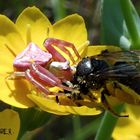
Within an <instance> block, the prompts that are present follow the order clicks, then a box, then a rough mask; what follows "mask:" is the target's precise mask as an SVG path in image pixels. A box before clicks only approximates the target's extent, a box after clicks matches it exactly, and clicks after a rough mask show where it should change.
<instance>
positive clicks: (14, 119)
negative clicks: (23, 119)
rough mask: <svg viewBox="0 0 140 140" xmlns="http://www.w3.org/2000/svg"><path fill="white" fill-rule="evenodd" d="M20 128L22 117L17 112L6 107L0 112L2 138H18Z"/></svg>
mask: <svg viewBox="0 0 140 140" xmlns="http://www.w3.org/2000/svg"><path fill="white" fill-rule="evenodd" d="M19 129H20V118H19V115H18V113H17V112H15V111H13V110H10V109H6V110H4V111H2V112H0V139H1V140H16V139H17V136H18V133H19Z"/></svg>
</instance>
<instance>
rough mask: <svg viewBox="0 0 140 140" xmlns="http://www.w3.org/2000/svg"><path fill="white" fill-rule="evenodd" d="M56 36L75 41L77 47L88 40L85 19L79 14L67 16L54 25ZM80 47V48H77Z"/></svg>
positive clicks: (54, 35)
mask: <svg viewBox="0 0 140 140" xmlns="http://www.w3.org/2000/svg"><path fill="white" fill-rule="evenodd" d="M53 29H54V34H53V37H54V38H58V39H62V40H65V41H68V42H71V43H73V44H74V45H75V46H76V48H77V47H78V46H81V45H82V44H83V43H85V42H86V41H87V30H86V27H85V23H84V20H83V18H82V17H81V16H79V15H78V14H73V15H70V16H67V17H66V18H64V19H62V20H60V21H58V22H56V23H55V24H54V25H53ZM77 49H78V48H77Z"/></svg>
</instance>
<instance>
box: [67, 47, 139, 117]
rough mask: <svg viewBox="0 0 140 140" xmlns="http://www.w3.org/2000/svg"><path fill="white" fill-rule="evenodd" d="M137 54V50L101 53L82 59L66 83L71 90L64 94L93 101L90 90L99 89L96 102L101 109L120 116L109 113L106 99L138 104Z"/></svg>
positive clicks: (110, 108) (94, 98)
mask: <svg viewBox="0 0 140 140" xmlns="http://www.w3.org/2000/svg"><path fill="white" fill-rule="evenodd" d="M139 54H140V51H118V52H109V51H108V50H105V51H103V52H102V53H101V54H100V55H96V56H90V57H86V58H83V59H82V60H81V61H80V62H79V63H78V65H77V67H76V72H75V74H74V75H73V79H72V80H71V81H70V82H71V83H72V85H73V87H74V91H73V92H68V91H65V94H66V95H68V97H69V98H71V99H73V100H82V99H83V97H82V96H83V95H87V96H89V98H90V99H92V100H93V101H95V100H96V97H94V95H93V94H92V93H91V91H94V90H99V89H102V90H101V93H100V99H101V103H102V104H103V106H104V107H105V108H106V109H108V110H109V111H111V112H112V113H113V114H114V115H116V116H122V115H119V114H117V113H116V112H115V111H113V109H112V107H111V105H110V104H109V103H108V101H107V96H113V97H115V98H117V99H119V100H120V101H123V102H125V103H129V104H140V96H139V95H140V55H139ZM75 91H79V92H78V93H77V92H75Z"/></svg>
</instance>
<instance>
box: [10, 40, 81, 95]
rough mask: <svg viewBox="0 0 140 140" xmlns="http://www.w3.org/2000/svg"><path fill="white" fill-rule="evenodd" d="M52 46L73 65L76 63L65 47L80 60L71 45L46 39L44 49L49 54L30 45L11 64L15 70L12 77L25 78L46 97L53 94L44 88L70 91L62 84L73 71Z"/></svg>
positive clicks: (68, 78)
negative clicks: (67, 57) (66, 56)
mask: <svg viewBox="0 0 140 140" xmlns="http://www.w3.org/2000/svg"><path fill="white" fill-rule="evenodd" d="M54 46H55V47H57V48H59V49H60V50H61V51H63V52H64V53H65V54H67V55H68V56H69V58H70V60H71V61H72V62H73V63H76V61H75V59H74V57H73V55H72V54H71V52H70V51H69V50H68V49H67V48H66V47H68V48H71V49H72V50H73V52H74V53H75V55H76V56H77V59H80V55H79V53H78V51H77V50H76V48H75V46H74V45H73V44H72V43H70V42H66V41H64V40H59V39H55V38H48V39H46V40H45V41H44V47H45V48H46V49H47V51H48V52H49V53H48V52H45V51H42V50H41V49H40V48H38V47H37V45H35V44H33V43H30V44H29V45H28V47H27V48H26V49H25V50H24V51H23V52H21V53H20V54H19V55H17V56H16V58H15V60H14V63H13V66H14V69H15V72H14V77H19V76H20V77H21V76H23V77H25V78H26V79H27V80H28V81H29V82H31V83H32V84H33V85H34V86H35V87H36V88H37V89H39V90H40V91H41V92H43V93H45V94H46V95H49V94H55V93H51V92H50V91H49V89H47V87H46V86H48V87H54V86H57V87H60V88H62V89H64V90H68V91H71V90H72V88H71V87H68V86H64V85H63V84H62V82H65V81H69V80H70V79H71V77H72V75H73V70H72V68H71V67H70V65H69V61H68V60H67V59H66V58H64V57H63V56H62V55H61V54H60V53H59V52H58V51H57V50H56V49H55V47H54Z"/></svg>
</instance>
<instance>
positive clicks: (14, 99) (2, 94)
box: [0, 76, 34, 108]
mask: <svg viewBox="0 0 140 140" xmlns="http://www.w3.org/2000/svg"><path fill="white" fill-rule="evenodd" d="M0 89H1V91H0V100H2V101H3V102H5V103H7V104H10V105H12V106H15V107H19V108H28V107H32V106H34V103H33V102H32V101H31V100H29V98H27V94H29V93H30V90H31V87H30V85H29V83H27V81H26V80H23V79H22V80H21V79H20V80H8V79H6V77H5V76H2V77H1V78H0Z"/></svg>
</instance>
